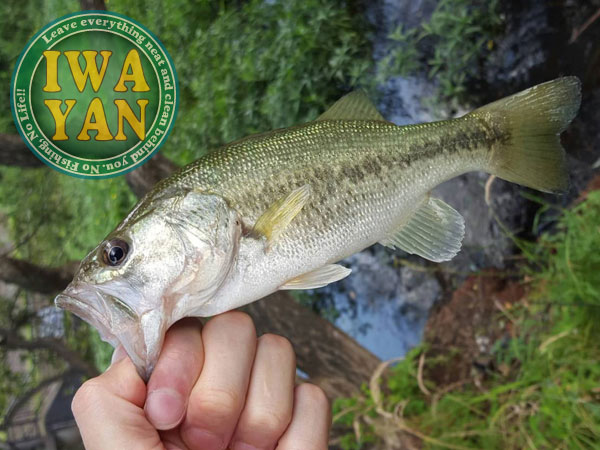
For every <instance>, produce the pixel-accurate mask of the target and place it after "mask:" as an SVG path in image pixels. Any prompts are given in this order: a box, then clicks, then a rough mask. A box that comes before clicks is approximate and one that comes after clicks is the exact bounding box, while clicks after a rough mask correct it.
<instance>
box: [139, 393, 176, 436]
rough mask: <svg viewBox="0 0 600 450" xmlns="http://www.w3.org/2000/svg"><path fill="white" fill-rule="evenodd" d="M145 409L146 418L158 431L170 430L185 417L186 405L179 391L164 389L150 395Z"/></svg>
mask: <svg viewBox="0 0 600 450" xmlns="http://www.w3.org/2000/svg"><path fill="white" fill-rule="evenodd" d="M144 409H145V410H146V417H148V420H150V422H151V423H152V424H153V425H154V426H155V427H156V428H157V429H159V430H169V429H171V428H173V427H175V426H176V425H177V424H178V423H179V421H180V420H181V418H182V417H183V414H184V413H185V403H184V401H183V398H182V397H181V395H180V394H179V393H178V392H177V391H174V390H173V389H168V388H163V389H157V390H156V391H152V392H150V393H149V394H148V398H147V399H146V406H145V407H144Z"/></svg>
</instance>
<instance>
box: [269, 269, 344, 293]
mask: <svg viewBox="0 0 600 450" xmlns="http://www.w3.org/2000/svg"><path fill="white" fill-rule="evenodd" d="M350 272H352V269H347V268H346V267H343V266H340V265H339V264H327V265H326V266H323V267H320V268H318V269H316V270H313V271H312V272H308V273H305V274H303V275H300V276H299V277H296V278H292V279H291V280H289V281H288V282H287V283H285V284H284V285H283V286H281V287H280V288H279V289H282V290H289V289H317V288H320V287H323V286H327V285H328V284H329V283H333V282H334V281H339V280H341V279H342V278H346V277H347V276H348V275H350Z"/></svg>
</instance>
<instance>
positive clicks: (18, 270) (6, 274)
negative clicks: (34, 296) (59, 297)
mask: <svg viewBox="0 0 600 450" xmlns="http://www.w3.org/2000/svg"><path fill="white" fill-rule="evenodd" d="M77 264H78V263H77V262H72V263H68V264H65V265H64V266H62V267H56V268H49V267H42V266H38V265H36V264H32V263H30V262H28V261H24V260H21V259H14V258H9V257H0V280H2V281H5V282H7V283H13V284H16V285H17V286H20V287H22V288H23V289H27V290H28V291H34V292H40V293H42V294H54V293H55V292H59V291H62V290H63V289H64V288H65V287H67V284H69V283H70V282H71V280H72V279H73V273H74V272H75V269H76V268H77Z"/></svg>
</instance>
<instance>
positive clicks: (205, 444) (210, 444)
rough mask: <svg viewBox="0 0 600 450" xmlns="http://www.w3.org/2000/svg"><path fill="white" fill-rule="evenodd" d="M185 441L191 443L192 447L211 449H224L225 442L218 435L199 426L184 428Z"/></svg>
mask: <svg viewBox="0 0 600 450" xmlns="http://www.w3.org/2000/svg"><path fill="white" fill-rule="evenodd" d="M185 435H186V436H185V437H186V439H185V440H186V442H189V443H193V444H194V448H204V449H211V450H213V449H214V450H225V442H224V441H223V439H221V438H220V437H219V436H217V435H216V434H214V433H211V432H210V431H206V430H202V429H200V428H187V429H186V430H185Z"/></svg>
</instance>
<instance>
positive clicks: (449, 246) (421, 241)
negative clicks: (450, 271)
mask: <svg viewBox="0 0 600 450" xmlns="http://www.w3.org/2000/svg"><path fill="white" fill-rule="evenodd" d="M464 235H465V221H464V219H463V217H462V216H461V215H460V214H459V213H458V212H457V211H455V210H454V209H453V208H452V207H451V206H450V205H448V204H447V203H444V202H443V201H442V200H440V199H437V198H432V197H429V198H428V199H426V200H425V201H424V202H423V203H422V204H421V206H420V207H419V209H417V211H415V213H414V214H413V216H412V217H411V218H410V219H409V221H408V222H407V223H406V224H404V225H403V226H402V227H400V228H399V229H398V230H394V231H393V232H392V233H391V234H390V235H389V236H388V237H387V238H385V239H383V240H382V241H380V242H379V243H380V244H382V245H385V246H386V247H391V248H395V247H396V248H400V249H402V250H404V251H405V252H408V253H412V254H415V255H419V256H421V257H423V258H425V259H428V260H430V261H434V262H442V261H448V260H450V259H452V258H454V257H455V256H456V254H457V253H458V252H459V251H460V246H461V243H462V239H463V236H464Z"/></svg>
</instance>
